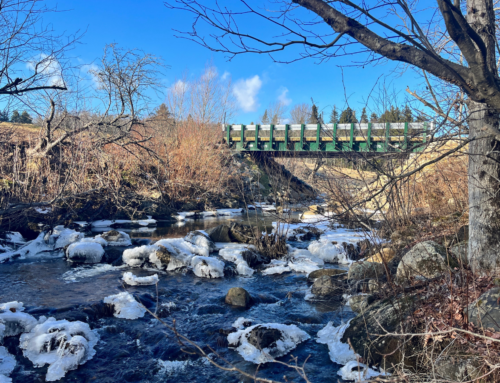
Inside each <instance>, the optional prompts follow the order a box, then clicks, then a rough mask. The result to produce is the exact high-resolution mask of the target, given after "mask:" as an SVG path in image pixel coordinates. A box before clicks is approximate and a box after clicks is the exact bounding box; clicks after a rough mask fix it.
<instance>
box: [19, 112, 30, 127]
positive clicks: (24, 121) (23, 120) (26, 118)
mask: <svg viewBox="0 0 500 383" xmlns="http://www.w3.org/2000/svg"><path fill="white" fill-rule="evenodd" d="M19 122H20V123H22V124H32V123H33V119H32V118H31V116H30V115H29V114H28V112H26V111H24V112H23V114H21V117H20V118H19Z"/></svg>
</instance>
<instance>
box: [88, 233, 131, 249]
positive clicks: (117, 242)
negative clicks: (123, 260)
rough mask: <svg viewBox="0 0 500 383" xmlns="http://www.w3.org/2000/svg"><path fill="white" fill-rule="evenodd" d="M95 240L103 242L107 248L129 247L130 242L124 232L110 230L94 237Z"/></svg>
mask: <svg viewBox="0 0 500 383" xmlns="http://www.w3.org/2000/svg"><path fill="white" fill-rule="evenodd" d="M95 240H103V241H105V242H106V244H107V245H108V246H130V245H132V240H131V239H130V236H129V235H128V234H127V233H125V232H124V231H117V230H111V231H108V232H106V233H103V234H99V235H96V236H95Z"/></svg>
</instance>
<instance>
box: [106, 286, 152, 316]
mask: <svg viewBox="0 0 500 383" xmlns="http://www.w3.org/2000/svg"><path fill="white" fill-rule="evenodd" d="M104 303H109V304H111V305H113V307H114V310H115V312H114V314H113V315H114V316H115V317H117V318H123V319H137V318H142V317H143V316H144V314H145V313H146V309H144V307H142V305H140V304H139V302H137V301H136V300H135V298H134V297H133V295H132V294H130V293H127V292H123V293H119V294H115V295H110V296H109V297H106V298H104Z"/></svg>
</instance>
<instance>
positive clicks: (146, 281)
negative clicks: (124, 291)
mask: <svg viewBox="0 0 500 383" xmlns="http://www.w3.org/2000/svg"><path fill="white" fill-rule="evenodd" d="M123 281H124V282H125V283H126V284H128V285H130V286H145V285H155V284H157V283H158V274H153V275H149V276H147V277H138V276H136V275H134V274H132V273H131V272H126V273H124V274H123Z"/></svg>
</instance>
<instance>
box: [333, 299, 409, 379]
mask: <svg viewBox="0 0 500 383" xmlns="http://www.w3.org/2000/svg"><path fill="white" fill-rule="evenodd" d="M415 303H416V298H415V297H412V296H405V297H400V298H396V299H384V300H382V301H378V302H375V303H373V304H371V305H370V306H368V307H367V308H366V309H365V311H363V312H362V313H360V314H358V315H357V316H356V317H355V318H353V319H352V320H351V322H350V325H349V327H348V328H347V329H346V331H345V333H344V335H343V337H342V339H341V341H342V343H346V344H347V343H349V342H350V343H351V344H352V347H353V349H354V351H355V352H356V353H357V354H359V355H361V357H362V358H363V359H364V360H365V362H367V363H366V364H368V365H372V364H373V365H379V366H386V367H387V368H388V367H390V366H391V364H398V363H400V362H401V361H402V360H403V357H404V355H405V351H407V350H408V347H412V345H413V344H412V343H411V342H407V339H405V338H404V337H398V336H382V337H381V336H379V335H380V334H385V333H386V332H388V333H396V332H398V331H400V330H401V325H402V323H404V320H405V319H406V317H407V316H408V314H409V313H410V312H413V311H414V310H415V306H414V304H415ZM410 354H413V353H412V352H410ZM384 356H385V360H384ZM405 362H406V363H407V364H411V363H412V361H411V360H409V359H408V360H406V361H405ZM387 368H386V369H387Z"/></svg>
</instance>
